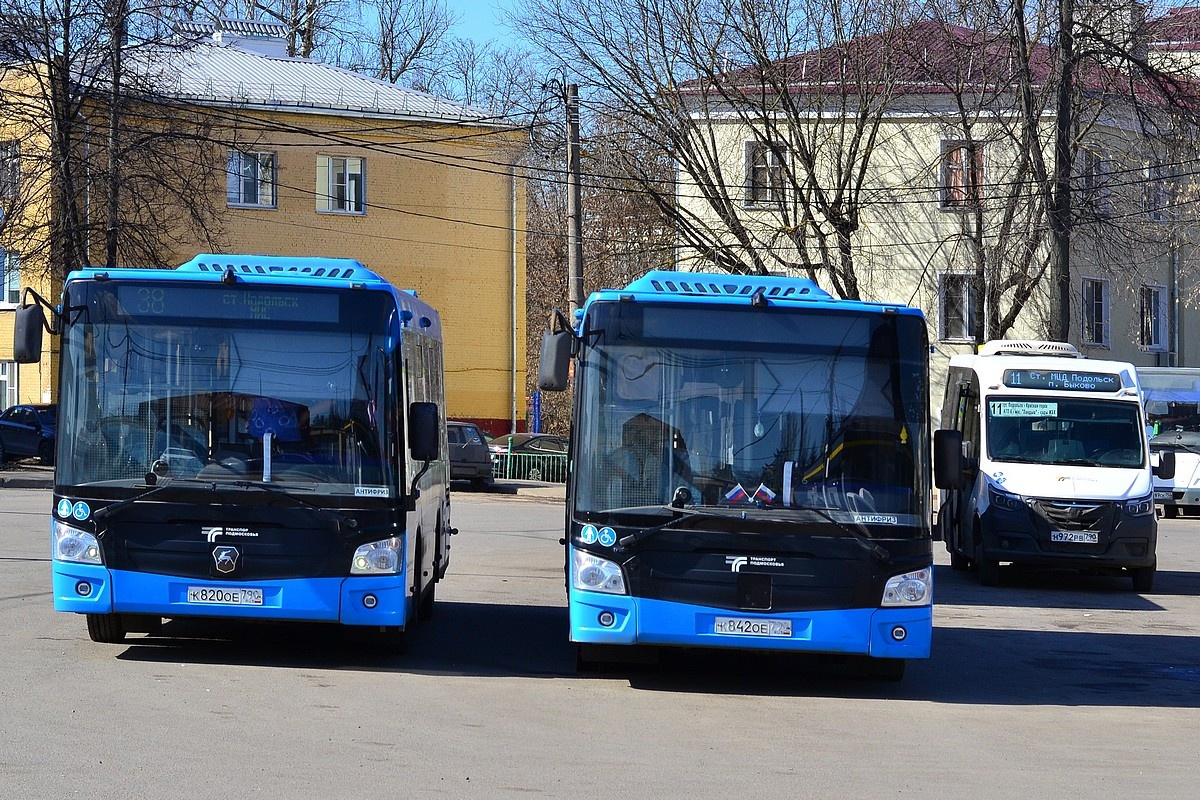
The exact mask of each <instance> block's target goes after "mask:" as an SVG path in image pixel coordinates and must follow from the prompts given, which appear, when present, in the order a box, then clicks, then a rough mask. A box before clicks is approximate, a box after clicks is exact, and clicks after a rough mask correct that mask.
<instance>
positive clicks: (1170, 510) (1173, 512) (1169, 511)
mask: <svg viewBox="0 0 1200 800" xmlns="http://www.w3.org/2000/svg"><path fill="white" fill-rule="evenodd" d="M1163 516H1164V517H1166V518H1167V519H1175V518H1176V517H1178V516H1179V506H1176V505H1170V506H1163Z"/></svg>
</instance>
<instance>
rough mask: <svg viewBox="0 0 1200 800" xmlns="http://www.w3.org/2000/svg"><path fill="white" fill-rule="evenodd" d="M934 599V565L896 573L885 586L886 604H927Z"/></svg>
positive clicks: (884, 601) (884, 596)
mask: <svg viewBox="0 0 1200 800" xmlns="http://www.w3.org/2000/svg"><path fill="white" fill-rule="evenodd" d="M932 599H933V568H932V567H926V568H925V569H919V570H916V571H915V572H906V573H904V574H903V575H894V576H892V577H891V578H888V582H887V583H886V584H884V587H883V605H884V606H927V605H929V604H930V602H931V601H932Z"/></svg>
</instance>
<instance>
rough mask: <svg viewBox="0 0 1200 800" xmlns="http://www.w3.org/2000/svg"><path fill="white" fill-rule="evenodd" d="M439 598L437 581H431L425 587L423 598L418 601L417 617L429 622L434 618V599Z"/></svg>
mask: <svg viewBox="0 0 1200 800" xmlns="http://www.w3.org/2000/svg"><path fill="white" fill-rule="evenodd" d="M436 599H437V583H430V584H429V585H428V586H426V587H425V589H424V591H423V593H422V594H421V599H420V600H419V601H418V602H417V619H418V620H420V621H421V622H428V621H429V620H431V619H433V606H434V601H435V600H436Z"/></svg>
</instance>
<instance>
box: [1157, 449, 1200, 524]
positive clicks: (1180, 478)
mask: <svg viewBox="0 0 1200 800" xmlns="http://www.w3.org/2000/svg"><path fill="white" fill-rule="evenodd" d="M1166 451H1173V452H1174V453H1175V477H1174V478H1169V479H1163V478H1160V477H1158V476H1157V475H1156V476H1155V477H1154V502H1155V504H1156V505H1159V506H1162V509H1163V516H1165V517H1167V518H1168V519H1174V518H1175V517H1177V516H1179V514H1180V512H1181V511H1182V512H1183V513H1185V514H1189V515H1195V514H1200V432H1197V431H1165V432H1163V433H1160V434H1158V435H1157V436H1155V437H1154V438H1153V439H1151V440H1150V452H1151V453H1162V452H1166Z"/></svg>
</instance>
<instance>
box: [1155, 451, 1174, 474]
mask: <svg viewBox="0 0 1200 800" xmlns="http://www.w3.org/2000/svg"><path fill="white" fill-rule="evenodd" d="M1151 470H1152V471H1153V473H1154V475H1155V477H1158V478H1162V479H1163V480H1164V481H1169V480H1171V479H1172V478H1174V477H1175V451H1174V450H1160V451H1159V453H1158V466H1155V467H1151Z"/></svg>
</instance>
